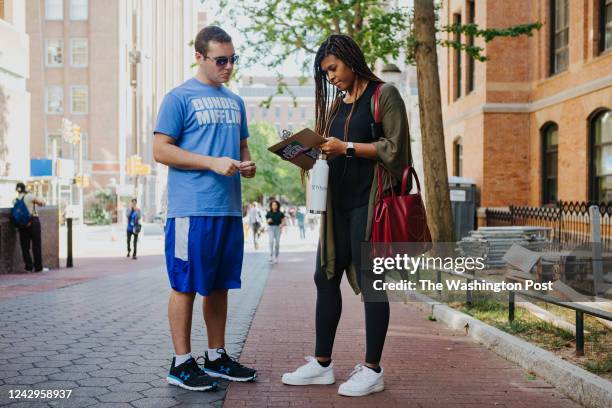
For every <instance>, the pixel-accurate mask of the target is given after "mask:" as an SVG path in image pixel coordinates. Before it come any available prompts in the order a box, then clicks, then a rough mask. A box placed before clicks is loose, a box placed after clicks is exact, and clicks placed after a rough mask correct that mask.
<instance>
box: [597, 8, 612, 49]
mask: <svg viewBox="0 0 612 408" xmlns="http://www.w3.org/2000/svg"><path fill="white" fill-rule="evenodd" d="M599 3H600V7H599V51H600V52H603V51H605V50H608V49H610V48H612V0H599Z"/></svg>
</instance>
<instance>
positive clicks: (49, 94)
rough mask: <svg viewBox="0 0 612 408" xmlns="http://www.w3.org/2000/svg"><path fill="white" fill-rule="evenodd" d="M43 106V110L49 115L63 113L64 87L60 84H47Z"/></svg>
mask: <svg viewBox="0 0 612 408" xmlns="http://www.w3.org/2000/svg"><path fill="white" fill-rule="evenodd" d="M45 107H46V109H45V111H46V113H47V114H49V115H56V114H61V113H64V88H63V87H62V86H58V85H50V86H47V89H46V92H45Z"/></svg>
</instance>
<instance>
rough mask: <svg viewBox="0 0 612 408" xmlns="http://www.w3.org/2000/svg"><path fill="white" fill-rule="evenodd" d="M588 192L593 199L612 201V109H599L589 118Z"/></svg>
mask: <svg viewBox="0 0 612 408" xmlns="http://www.w3.org/2000/svg"><path fill="white" fill-rule="evenodd" d="M589 139H590V147H591V151H590V153H591V155H590V156H591V157H590V162H591V164H590V181H591V182H590V189H589V190H590V194H589V196H590V197H589V198H590V199H591V200H593V201H599V202H601V201H605V202H607V201H612V111H610V110H609V109H600V110H597V111H595V112H594V113H593V114H592V115H591V117H590V120H589Z"/></svg>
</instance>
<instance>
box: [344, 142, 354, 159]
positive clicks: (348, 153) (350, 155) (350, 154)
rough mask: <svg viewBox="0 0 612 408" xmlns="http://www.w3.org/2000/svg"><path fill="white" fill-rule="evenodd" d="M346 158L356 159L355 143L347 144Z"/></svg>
mask: <svg viewBox="0 0 612 408" xmlns="http://www.w3.org/2000/svg"><path fill="white" fill-rule="evenodd" d="M346 157H347V158H349V159H352V158H353V157H355V146H354V145H353V142H348V143H347V144H346Z"/></svg>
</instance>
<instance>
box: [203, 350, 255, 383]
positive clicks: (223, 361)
mask: <svg viewBox="0 0 612 408" xmlns="http://www.w3.org/2000/svg"><path fill="white" fill-rule="evenodd" d="M217 352H218V353H219V354H220V355H221V357H219V358H218V359H216V360H214V361H210V359H209V358H208V352H204V371H205V372H206V374H208V375H209V376H211V377H216V378H224V379H226V380H230V381H253V380H254V379H255V378H256V377H257V371H255V370H253V369H252V368H248V367H245V366H243V365H242V364H240V363H239V362H238V361H236V360H235V359H233V358H232V357H230V356H229V355H228V354H227V352H226V351H225V349H223V348H220V349H217Z"/></svg>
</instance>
